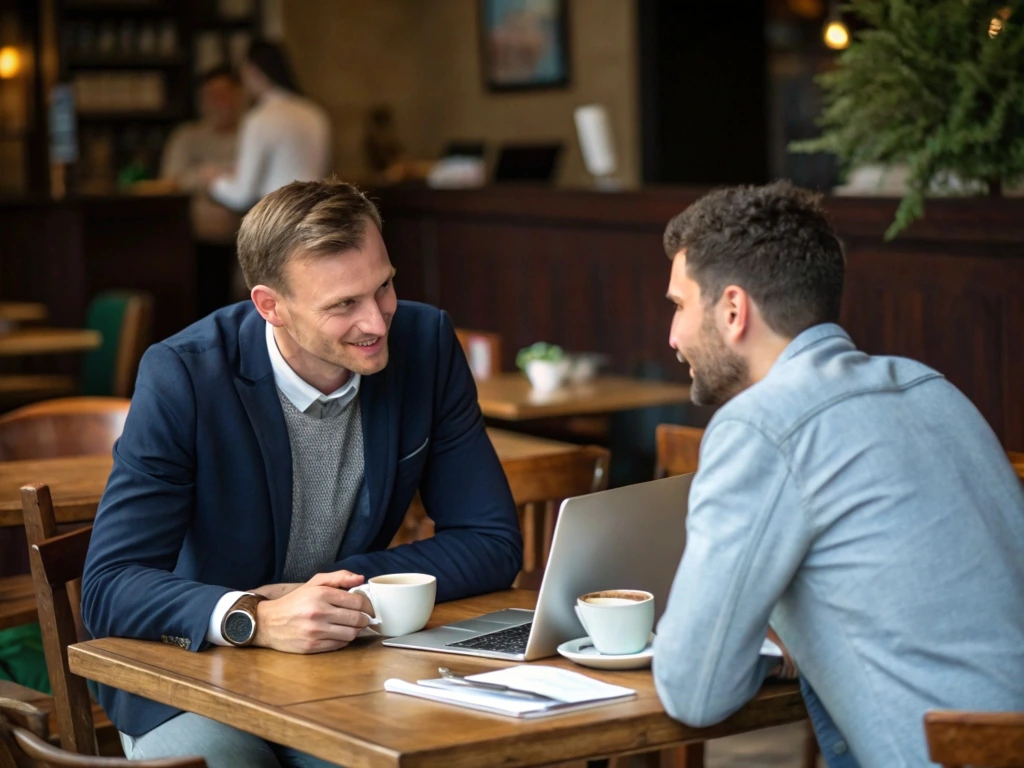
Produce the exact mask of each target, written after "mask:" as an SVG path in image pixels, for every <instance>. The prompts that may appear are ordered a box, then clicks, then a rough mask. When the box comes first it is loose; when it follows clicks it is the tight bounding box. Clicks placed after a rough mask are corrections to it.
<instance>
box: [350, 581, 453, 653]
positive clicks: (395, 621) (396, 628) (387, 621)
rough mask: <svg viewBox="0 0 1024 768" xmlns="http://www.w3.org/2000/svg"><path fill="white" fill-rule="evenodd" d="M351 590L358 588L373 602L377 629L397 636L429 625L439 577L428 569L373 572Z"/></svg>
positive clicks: (357, 589)
mask: <svg viewBox="0 0 1024 768" xmlns="http://www.w3.org/2000/svg"><path fill="white" fill-rule="evenodd" d="M349 592H358V593H359V594H361V595H363V596H365V597H366V599H367V600H369V601H370V603H372V604H373V613H374V615H375V616H376V619H375V620H374V621H371V622H370V623H371V625H372V626H373V627H374V628H375V629H376V630H377V631H378V632H380V633H381V634H382V635H386V636H387V637H397V636H398V635H408V634H409V633H410V632H418V631H419V630H421V629H423V627H425V626H426V625H427V621H428V620H429V619H430V614H431V612H432V611H433V610H434V597H435V595H436V593H437V579H436V578H435V577H433V576H430V575H429V574H426V573H390V574H387V575H386V576H374V577H373V578H372V579H370V580H369V581H368V582H366V583H365V584H362V585H360V586H358V587H354V588H353V589H350V590H349Z"/></svg>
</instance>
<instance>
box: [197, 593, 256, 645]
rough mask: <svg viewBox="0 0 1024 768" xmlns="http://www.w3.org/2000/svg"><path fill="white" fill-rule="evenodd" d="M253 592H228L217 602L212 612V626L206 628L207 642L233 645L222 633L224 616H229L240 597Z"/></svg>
mask: <svg viewBox="0 0 1024 768" xmlns="http://www.w3.org/2000/svg"><path fill="white" fill-rule="evenodd" d="M251 594H252V592H228V593H227V594H226V595H222V596H221V598H220V600H218V601H217V604H216V605H215V606H213V613H211V614H210V626H209V627H207V629H206V642H208V643H213V644H214V645H231V643H229V642H228V641H227V640H225V639H224V635H222V634H221V633H220V628H221V625H222V624H223V623H224V617H225V616H227V613H228V611H230V610H231V606H233V605H234V604H235V603H237V602H238V600H239V598H241V597H242V596H244V595H251Z"/></svg>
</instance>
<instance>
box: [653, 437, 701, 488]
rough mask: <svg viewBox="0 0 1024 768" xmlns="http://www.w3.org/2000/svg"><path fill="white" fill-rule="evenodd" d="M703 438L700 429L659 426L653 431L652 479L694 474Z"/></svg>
mask: <svg viewBox="0 0 1024 768" xmlns="http://www.w3.org/2000/svg"><path fill="white" fill-rule="evenodd" d="M703 437H704V430H703V429H702V428H701V427H686V426H682V425H680V424H659V425H658V426H657V428H656V429H655V431H654V442H655V457H656V458H655V467H654V479H655V480H660V479H661V478H663V477H674V476H675V475H685V474H688V473H690V472H696V471H697V460H698V459H699V458H700V441H701V439H703Z"/></svg>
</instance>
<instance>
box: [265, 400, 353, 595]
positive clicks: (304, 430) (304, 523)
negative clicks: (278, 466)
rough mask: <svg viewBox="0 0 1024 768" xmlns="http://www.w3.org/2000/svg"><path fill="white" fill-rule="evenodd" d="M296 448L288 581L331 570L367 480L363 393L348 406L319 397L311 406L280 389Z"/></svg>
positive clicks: (293, 448)
mask: <svg viewBox="0 0 1024 768" xmlns="http://www.w3.org/2000/svg"><path fill="white" fill-rule="evenodd" d="M277 394H278V397H279V398H280V400H281V407H282V408H283V409H284V420H285V423H286V424H287V425H288V441H289V443H290V444H291V448H292V522H291V529H290V530H289V533H288V554H287V556H286V557H285V562H284V575H283V578H284V580H285V581H290V582H298V581H308V580H309V579H310V578H311V577H312V576H313V575H315V574H317V573H320V572H322V571H327V570H330V569H331V568H330V566H331V565H332V564H333V563H334V562H335V560H336V558H337V555H338V548H339V547H340V546H341V540H342V537H344V535H345V528H346V527H347V526H348V521H349V518H350V517H351V516H352V511H353V510H354V509H355V506H356V502H357V500H358V499H359V493H360V490H361V489H362V485H363V426H362V420H361V418H360V409H359V396H358V395H357V396H356V397H355V398H353V399H352V400H351V401H350V402H349V403H348V404H347V405H346V406H345V407H344V408H339V407H338V403H337V401H335V400H331V401H328V402H327V403H321V402H320V401H319V400H317V401H316V402H314V403H313V404H312V405H311V406H309V408H307V409H306V411H305V412H302V411H300V410H299V409H298V408H296V407H295V406H294V405H293V404H292V402H291V401H290V400H289V399H288V398H287V397H285V395H284V394H283V393H282V392H281V391H280V390H278V393H277Z"/></svg>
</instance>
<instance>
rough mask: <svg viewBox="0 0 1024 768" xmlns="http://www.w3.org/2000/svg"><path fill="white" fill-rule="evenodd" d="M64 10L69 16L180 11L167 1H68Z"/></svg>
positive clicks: (150, 14)
mask: <svg viewBox="0 0 1024 768" xmlns="http://www.w3.org/2000/svg"><path fill="white" fill-rule="evenodd" d="M63 10H64V13H65V14H66V15H68V16H72V15H73V16H111V15H117V16H128V15H136V16H174V15H176V14H177V13H178V11H176V10H175V9H174V8H173V7H171V6H170V5H168V4H165V3H125V2H111V3H97V2H66V3H65V4H64V8H63Z"/></svg>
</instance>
